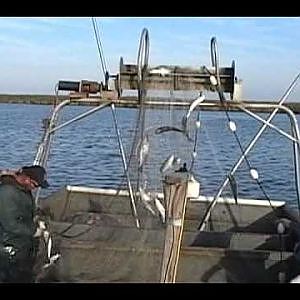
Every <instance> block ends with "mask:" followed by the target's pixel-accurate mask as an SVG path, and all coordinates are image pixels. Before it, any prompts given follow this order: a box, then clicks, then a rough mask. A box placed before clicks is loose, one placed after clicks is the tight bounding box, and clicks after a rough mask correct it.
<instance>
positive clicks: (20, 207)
mask: <svg viewBox="0 0 300 300" xmlns="http://www.w3.org/2000/svg"><path fill="white" fill-rule="evenodd" d="M45 176H46V171H45V169H44V168H43V167H41V166H37V165H35V166H25V167H22V168H21V169H20V170H18V171H2V172H0V282H23V283H25V282H26V283H30V282H34V271H33V267H34V263H35V258H36V255H37V251H38V243H39V241H38V239H37V238H35V237H34V235H35V232H36V229H37V226H36V224H35V221H34V216H35V203H34V199H33V196H32V191H33V190H34V189H36V188H38V187H42V188H46V187H48V186H49V185H48V182H47V181H46V179H45Z"/></svg>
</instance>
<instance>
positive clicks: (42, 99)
mask: <svg viewBox="0 0 300 300" xmlns="http://www.w3.org/2000/svg"><path fill="white" fill-rule="evenodd" d="M55 99H56V96H55V95H35V94H0V104H1V103H8V104H38V105H53V104H54V103H55ZM66 99H69V96H68V95H60V96H58V102H61V101H63V100H66ZM91 99H93V98H91ZM134 99H136V98H134V97H126V98H125V97H124V98H121V99H119V100H114V101H113V102H115V104H116V106H121V107H128V108H134V107H136V106H137V105H136V104H135V101H134ZM101 101H102V100H100V102H101ZM104 101H107V100H106V99H103V102H104ZM182 101H183V100H182V99H181V100H178V102H179V103H180V102H182ZM206 102H210V103H217V104H219V103H220V102H219V101H218V100H207V101H206ZM242 102H244V103H259V104H261V103H270V104H276V102H275V101H260V100H251V101H250V100H243V101H242ZM72 105H89V106H93V105H97V104H95V103H92V102H88V103H86V104H76V103H74V104H73V103H72ZM285 105H286V106H287V107H288V108H290V109H291V110H292V111H293V112H294V113H295V114H300V102H287V103H286V104H285ZM157 107H160V106H159V105H158V106H157ZM203 110H208V111H216V110H217V111H219V110H221V106H219V107H205V108H203ZM230 110H233V111H236V109H234V108H231V109H230ZM255 111H257V112H265V111H266V110H265V109H255Z"/></svg>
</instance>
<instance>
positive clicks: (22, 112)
mask: <svg viewBox="0 0 300 300" xmlns="http://www.w3.org/2000/svg"><path fill="white" fill-rule="evenodd" d="M88 109H89V108H88V107H82V106H78V107H77V106H75V107H67V108H66V109H65V110H64V112H63V114H62V117H61V120H62V121H66V120H68V119H69V118H71V117H72V116H75V115H77V114H79V113H82V112H84V111H86V110H88ZM50 110H51V107H50V106H46V105H20V104H0V126H1V131H0V141H1V148H0V149H1V150H0V169H3V168H18V167H20V166H22V165H28V164H31V163H32V162H33V160H34V157H35V154H36V150H37V145H38V143H39V142H40V140H41V137H42V130H41V124H42V122H41V121H42V119H43V118H46V117H48V116H49V114H50ZM182 115H183V111H172V113H170V112H169V111H161V110H159V111H158V110H151V111H149V112H148V113H147V119H146V125H147V126H154V125H155V126H161V125H168V124H166V122H171V124H172V125H176V124H177V123H178V124H180V120H181V117H182ZM231 116H232V119H233V120H234V121H235V122H236V124H237V128H238V130H237V132H238V135H239V137H240V139H241V141H242V144H243V146H244V147H245V146H246V145H247V144H248V143H249V141H250V139H251V138H252V137H253V136H254V135H255V133H256V131H257V130H258V128H259V126H260V124H259V123H258V122H257V121H256V120H254V119H252V118H249V117H247V116H245V115H244V114H242V113H231ZM261 116H263V117H264V118H266V116H267V115H266V114H261ZM117 117H118V121H119V125H120V131H121V134H122V139H123V142H124V143H125V149H126V150H127V151H128V148H129V144H130V143H131V141H132V134H133V126H134V120H135V117H136V110H134V109H124V108H122V109H121V108H118V109H117ZM273 123H274V124H276V125H277V126H278V127H280V128H282V129H285V130H289V128H290V126H289V120H288V118H287V117H286V116H285V115H282V114H281V115H278V116H277V117H276V118H275V119H274V122H273ZM201 124H202V125H201V130H200V132H199V136H198V144H197V152H198V155H197V158H196V161H195V165H194V173H195V176H196V178H197V179H198V180H199V181H200V183H201V190H202V194H205V195H214V194H215V193H216V191H217V189H218V187H219V186H220V184H221V183H222V181H223V180H224V177H225V174H226V173H227V172H228V171H229V170H230V168H231V167H232V165H233V163H234V162H235V161H237V159H238V158H239V155H240V150H239V148H238V145H237V143H236V142H235V140H234V137H233V135H232V133H231V132H230V131H229V130H228V127H227V122H226V119H225V115H224V112H202V113H201ZM192 147H193V143H188V142H187V141H186V140H185V139H184V138H183V137H182V136H181V134H176V133H173V134H168V133H166V134H162V135H160V136H157V137H156V138H155V139H154V138H153V140H151V155H150V157H149V160H148V164H147V166H146V174H147V176H148V177H147V180H148V181H149V185H151V186H154V185H156V186H160V185H161V183H160V180H161V178H160V174H159V171H158V170H159V166H160V165H161V162H162V161H163V159H165V158H166V157H167V156H168V155H169V154H170V151H172V153H175V154H176V155H178V156H180V157H181V158H183V160H184V161H187V162H188V164H189V163H190V157H191V156H190V155H191V149H192ZM292 149H293V148H292V143H291V142H290V141H288V140H287V139H286V138H285V137H283V136H280V135H279V134H277V133H276V132H274V131H273V130H271V129H267V130H266V131H265V133H264V134H263V135H262V137H261V138H260V140H259V142H258V143H257V145H256V147H255V148H254V149H253V150H252V151H251V152H250V155H249V160H250V162H251V164H252V165H253V166H254V167H255V168H256V169H257V170H258V172H259V175H260V179H261V181H262V184H263V187H264V188H265V190H266V192H267V194H268V195H269V197H270V198H271V199H278V200H282V199H284V200H287V201H289V203H290V204H291V205H296V193H295V183H294V167H293V156H292ZM122 176H123V167H122V161H121V156H120V152H119V148H118V140H117V138H116V136H115V131H114V126H113V119H112V115H111V111H110V109H108V108H107V109H104V110H102V111H99V112H97V113H96V114H94V115H92V116H90V117H88V118H87V119H84V120H81V121H79V122H77V123H75V124H72V125H70V126H68V127H66V128H64V129H62V130H61V131H59V132H58V133H57V134H56V136H55V139H54V143H53V147H52V151H51V155H50V160H49V163H48V181H49V182H50V184H51V188H50V189H49V190H48V191H43V195H46V194H47V193H50V192H52V191H55V190H58V189H60V188H61V187H62V186H64V185H66V184H72V185H88V186H93V187H116V186H118V185H119V184H120V183H121V180H122ZM236 181H237V183H238V191H239V196H241V197H250V198H254V197H256V198H264V196H263V194H262V192H261V191H260V189H259V188H258V187H257V186H256V184H255V183H254V182H253V180H251V177H250V175H249V171H248V169H247V166H246V164H245V163H244V164H242V165H241V167H240V169H239V170H238V171H237V173H236ZM226 193H227V194H228V193H229V190H226Z"/></svg>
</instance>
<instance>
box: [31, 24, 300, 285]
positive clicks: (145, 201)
mask: <svg viewBox="0 0 300 300" xmlns="http://www.w3.org/2000/svg"><path fill="white" fill-rule="evenodd" d="M148 58H149V33H148V30H147V29H144V30H143V31H142V35H141V39H140V46H139V51H138V59H137V64H136V65H134V64H133V65H129V64H124V63H123V59H122V58H121V60H120V70H119V73H118V74H116V75H113V76H111V75H110V74H108V73H106V75H107V76H106V82H105V83H104V84H103V83H100V84H99V83H97V82H91V81H81V82H70V81H60V82H59V83H58V85H57V86H56V94H57V95H58V92H59V91H62V90H63V91H70V92H72V93H73V94H71V96H70V98H69V99H67V100H64V101H61V102H60V103H59V102H57V103H56V105H55V106H54V108H53V110H52V112H51V116H50V118H49V119H47V120H46V121H44V122H43V126H44V135H43V137H42V141H41V143H40V145H39V148H38V151H37V153H36V156H35V160H34V164H37V165H42V166H44V167H47V161H48V157H49V153H50V149H51V143H52V140H53V137H54V134H55V133H56V132H57V131H58V130H59V129H61V128H63V127H65V126H68V125H70V124H72V123H74V122H75V121H78V120H81V119H83V118H85V117H88V116H89V115H91V114H93V113H96V112H97V111H100V110H103V109H111V112H112V116H113V124H112V127H113V128H114V129H115V132H116V137H117V141H118V144H117V145H116V147H119V149H120V158H121V160H120V163H121V162H122V164H123V169H124V180H125V181H126V188H120V187H116V188H111V189H108V188H97V187H89V186H74V185H66V186H64V187H62V189H61V190H59V191H56V192H54V193H52V194H51V195H49V196H47V197H45V198H41V197H40V191H39V190H38V191H37V193H36V195H35V200H36V204H37V206H38V207H39V208H40V210H41V211H42V215H43V218H44V220H45V223H46V224H48V227H47V230H48V232H49V233H50V236H51V238H49V235H48V236H47V239H46V241H47V246H46V248H47V257H48V258H47V259H48V260H49V264H48V266H50V267H49V268H48V271H47V276H45V277H44V278H43V279H42V280H44V281H47V282H49V281H50V282H75V283H76V282H87V283H89V282H161V283H168V282H195V283H216V282H222V283H225V282H226V283H227V282H230V283H258V282H262V283H282V282H291V281H292V280H293V279H294V278H296V277H297V276H298V275H299V274H300V247H299V245H300V244H299V242H300V231H299V229H300V224H299V209H296V208H292V207H290V206H289V204H288V201H287V199H282V201H278V200H276V201H275V200H271V199H270V198H269V197H268V196H267V195H266V194H265V196H266V197H265V198H264V199H255V198H249V199H246V198H241V197H239V194H238V183H237V182H236V180H235V172H236V171H237V169H238V168H239V166H240V165H241V163H242V162H246V163H247V166H248V171H249V178H250V180H252V181H253V182H254V183H256V184H257V185H258V186H259V188H261V189H262V191H264V190H263V181H261V180H260V174H259V171H258V170H257V169H256V168H255V167H254V166H252V164H251V163H250V161H249V158H248V154H249V152H250V151H251V150H252V149H253V148H254V147H255V145H256V142H257V141H258V140H259V139H260V137H261V135H262V134H263V132H264V131H265V129H266V128H271V129H272V130H274V131H275V132H276V133H277V134H278V135H281V136H284V137H285V138H287V139H288V140H289V141H290V142H291V143H293V147H294V148H293V149H294V153H293V156H292V157H291V159H292V160H293V161H294V165H295V184H296V190H297V191H298V195H300V193H299V189H300V182H299V180H300V179H299V178H300V177H299V142H300V136H299V129H298V124H297V119H296V117H295V115H294V114H293V112H292V111H291V110H290V109H289V108H287V107H286V106H285V105H284V102H285V101H286V99H287V98H288V96H289V94H290V93H291V91H292V90H293V89H294V87H295V85H296V84H297V81H298V79H299V76H300V75H298V76H297V77H296V78H295V80H294V81H293V82H292V83H291V85H290V86H289V87H288V89H287V91H286V92H285V93H284V95H283V96H282V98H281V99H280V101H279V102H278V103H275V102H274V103H269V104H255V103H252V104H249V103H243V102H241V101H237V100H238V99H237V98H236V97H237V96H236V95H237V94H238V93H239V91H240V81H239V80H237V78H236V75H235V63H234V61H233V63H232V65H231V66H230V67H226V68H221V67H219V54H218V49H217V42H216V38H212V40H211V58H212V68H207V67H206V66H203V67H200V68H199V69H197V70H194V69H192V68H183V67H178V66H158V67H155V68H150V67H149V66H148ZM111 79H113V81H114V86H115V88H114V89H109V88H108V83H109V80H111ZM170 86H172V89H173V90H197V91H199V97H197V98H196V99H190V100H188V101H187V100H186V101H185V102H176V103H171V102H170V101H169V102H167V103H166V102H163V101H150V100H149V99H147V97H146V94H147V90H149V89H160V90H163V89H170ZM125 89H132V90H137V91H138V95H137V97H136V99H135V100H131V101H132V103H131V104H132V105H133V104H134V105H136V107H137V111H138V118H137V126H136V128H135V133H136V135H135V139H134V141H133V142H132V147H131V150H132V151H131V153H129V152H128V151H126V149H125V148H124V145H123V141H122V134H121V131H120V127H119V124H118V118H117V114H116V110H117V109H118V105H121V104H124V102H125V101H124V99H122V92H123V90H125ZM206 90H208V91H212V92H215V93H216V95H218V97H219V100H220V101H219V103H210V102H206V101H205V96H204V91H206ZM92 93H95V94H97V93H98V95H97V96H95V95H94V96H90V94H92ZM225 93H229V94H230V100H227V99H226V98H225ZM76 95H77V96H76ZM82 95H84V98H82ZM87 96H88V97H87ZM129 102H130V101H128V102H127V104H128V105H129V104H130V103H129ZM78 103H83V104H86V103H89V104H94V106H95V107H93V108H92V109H90V110H88V111H87V112H85V113H82V114H80V115H78V116H76V117H74V118H73V119H71V120H69V121H67V122H65V123H59V114H60V112H61V111H62V109H63V108H64V107H66V106H67V105H72V104H78ZM164 106H165V107H170V106H174V107H177V108H178V107H180V108H181V112H182V116H183V118H182V120H179V123H180V124H181V127H179V126H177V127H176V128H175V127H174V128H172V127H171V126H163V128H162V126H160V127H159V126H155V124H154V125H153V124H152V127H153V126H154V128H151V130H152V133H151V130H150V129H149V130H148V128H147V126H146V124H145V114H146V113H147V109H150V108H151V107H162V108H163V107H164ZM209 106H219V107H221V108H222V110H223V111H224V112H225V114H226V118H227V119H226V120H227V125H228V130H229V131H230V132H231V133H232V135H233V136H234V138H235V140H236V143H237V145H239V149H240V156H239V157H237V160H236V163H235V164H234V165H233V166H232V168H231V170H230V172H228V174H227V175H226V177H225V178H224V181H223V183H222V185H221V186H220V187H216V189H215V195H214V196H206V195H203V194H202V189H201V174H194V173H193V168H192V167H193V164H194V162H195V160H196V159H201V158H197V147H196V144H197V142H196V140H197V134H198V131H199V130H200V128H201V126H202V124H201V122H200V119H199V112H200V111H201V110H202V109H205V108H206V107H209ZM255 109H264V110H265V111H269V112H270V115H269V117H268V118H267V119H263V118H262V117H261V116H259V115H258V114H256V113H254V112H253V111H255ZM232 110H239V111H242V112H244V113H245V114H246V115H248V116H249V117H251V118H254V119H255V120H257V121H258V122H260V123H261V124H262V126H261V128H260V129H259V131H258V132H257V134H256V135H255V136H254V138H253V139H252V140H250V141H249V144H248V146H247V147H243V146H242V145H241V143H240V140H239V136H238V128H237V126H236V123H235V122H234V118H233V117H231V111H232ZM279 111H280V112H283V113H285V114H286V115H287V116H288V117H289V119H290V121H291V133H287V132H285V131H284V130H282V129H280V128H278V127H277V126H275V125H274V124H272V123H271V121H272V120H273V118H274V116H275V115H276V114H277V113H278V112H279ZM197 112H198V114H197ZM192 115H193V116H194V119H193V120H192V119H191V116H192ZM225 125H226V124H224V126H225ZM203 126H204V125H203ZM166 131H168V132H169V133H171V134H179V135H181V136H182V139H186V140H187V141H189V143H190V144H189V145H192V146H191V149H190V153H189V154H191V156H190V157H191V161H190V162H188V164H187V165H185V168H184V169H182V168H179V169H178V167H179V166H180V161H179V160H178V158H176V157H175V156H174V155H173V154H172V153H169V155H168V157H167V159H166V160H164V161H163V162H162V164H161V167H160V168H158V169H159V170H156V169H157V168H156V166H151V162H149V160H147V155H148V152H149V151H151V145H149V137H151V134H152V135H156V136H158V135H159V134H161V133H162V132H166ZM173 137H174V136H173ZM189 139H190V140H189ZM149 149H150V150H149ZM147 164H148V169H147ZM176 164H177V165H176ZM149 165H150V166H149ZM154 168H156V169H155V170H154ZM147 170H148V172H150V171H151V170H152V171H153V174H156V175H155V176H158V175H157V174H159V176H161V186H160V187H159V188H156V189H155V190H154V191H153V190H151V188H150V187H148V186H147V184H146V183H145V180H144V179H145V176H144V175H145V172H147ZM149 170H150V171H149ZM154 171H155V172H154ZM150 173H151V172H150ZM150 173H149V174H150ZM196 178H200V180H196ZM227 186H228V187H229V188H230V190H231V195H232V196H231V197H228V196H222V193H223V191H224V189H225V187H227ZM45 223H44V224H45ZM44 229H45V228H44ZM49 241H50V242H49Z"/></svg>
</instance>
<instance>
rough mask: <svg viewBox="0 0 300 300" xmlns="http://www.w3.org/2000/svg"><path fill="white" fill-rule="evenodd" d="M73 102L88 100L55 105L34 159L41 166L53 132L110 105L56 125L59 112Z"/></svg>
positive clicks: (43, 163)
mask: <svg viewBox="0 0 300 300" xmlns="http://www.w3.org/2000/svg"><path fill="white" fill-rule="evenodd" d="M72 102H77V103H84V102H86V100H83V99H73V100H70V99H67V100H64V101H62V102H61V103H60V104H58V105H57V106H55V107H54V109H53V112H52V115H51V119H50V122H49V126H48V128H47V130H46V133H45V136H44V139H43V141H42V142H41V143H40V145H39V147H38V151H37V153H36V156H35V159H34V162H33V164H34V165H40V166H42V167H44V168H46V163H47V160H48V156H49V152H50V146H51V144H52V139H53V133H54V132H55V131H56V130H58V129H60V128H62V127H65V126H67V125H69V124H71V123H73V122H75V121H78V120H80V119H82V118H84V117H87V116H88V115H90V114H92V113H94V112H96V111H98V110H99V109H102V108H104V107H106V106H107V105H108V103H105V104H102V105H101V106H99V107H96V108H93V109H91V110H89V111H88V112H85V113H83V114H80V115H78V116H76V117H75V118H73V119H72V120H69V121H67V122H66V123H68V124H66V123H64V124H62V125H64V126H61V125H60V126H58V127H55V125H56V122H57V118H58V114H59V112H60V111H61V110H62V109H63V108H64V107H65V106H67V105H68V104H70V103H72ZM95 102H98V101H95ZM40 191H41V188H40V187H39V188H38V189H37V191H36V194H35V204H36V206H38V201H39V195H40Z"/></svg>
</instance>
